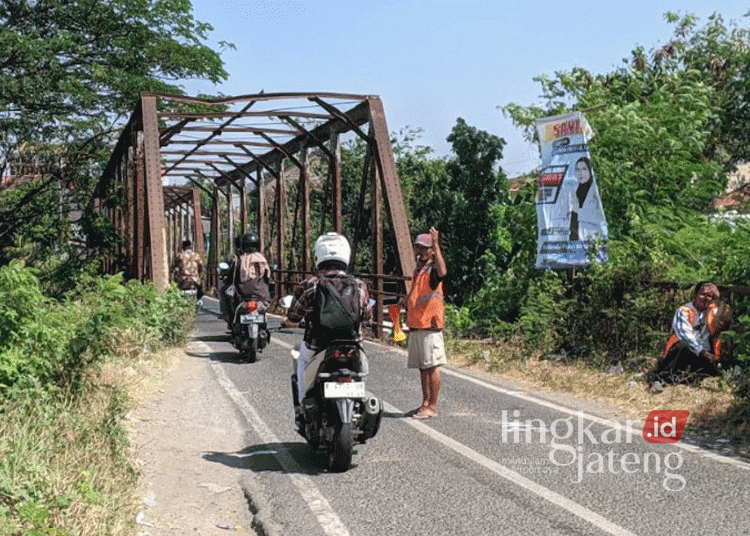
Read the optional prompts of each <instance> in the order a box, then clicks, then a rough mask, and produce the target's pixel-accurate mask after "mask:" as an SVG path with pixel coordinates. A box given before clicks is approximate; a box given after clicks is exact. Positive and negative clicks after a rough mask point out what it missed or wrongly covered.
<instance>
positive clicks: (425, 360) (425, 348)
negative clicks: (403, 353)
mask: <svg viewBox="0 0 750 536" xmlns="http://www.w3.org/2000/svg"><path fill="white" fill-rule="evenodd" d="M447 362H448V361H447V359H446V357H445V344H444V343H443V332H442V331H427V330H425V331H421V330H420V331H417V330H415V331H410V332H409V359H408V361H407V367H408V368H418V369H428V368H432V367H437V366H439V365H445V364H446V363H447Z"/></svg>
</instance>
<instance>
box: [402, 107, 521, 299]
mask: <svg viewBox="0 0 750 536" xmlns="http://www.w3.org/2000/svg"><path fill="white" fill-rule="evenodd" d="M447 140H448V141H449V142H450V143H451V145H452V155H451V156H450V157H449V158H448V159H447V160H445V161H444V162H443V161H440V163H434V162H433V163H430V164H427V163H423V164H422V165H421V167H420V173H416V174H415V175H414V178H413V184H412V185H411V195H410V202H409V205H410V209H411V216H412V218H413V219H414V220H415V221H416V222H419V223H420V224H421V225H422V229H417V230H419V231H420V232H426V230H427V228H428V227H429V226H433V225H434V226H435V227H436V228H437V229H438V230H440V231H441V236H442V237H443V239H442V242H443V244H442V245H443V252H444V254H445V257H446V262H447V263H448V269H449V271H450V272H451V275H450V281H451V283H450V285H449V289H450V290H449V291H448V292H449V294H450V295H451V296H452V298H453V299H454V301H456V302H457V303H462V302H463V300H464V299H466V298H467V297H469V296H471V295H472V294H473V293H475V292H476V291H477V290H479V289H480V288H481V286H482V281H483V266H482V262H481V259H482V257H483V256H484V254H485V253H486V252H487V251H489V250H490V249H491V248H493V247H495V244H496V241H493V238H495V239H496V238H497V235H496V230H497V226H496V216H495V210H496V208H495V207H496V206H497V205H498V204H501V203H507V202H508V191H507V184H506V177H505V174H504V173H503V172H502V170H500V169H499V162H500V159H501V158H502V151H503V147H504V146H505V140H503V139H502V138H499V137H497V136H494V135H492V134H489V133H487V132H484V131H481V130H479V129H477V128H475V127H472V126H470V125H468V124H466V121H464V120H463V119H461V118H459V119H457V120H456V125H455V126H454V127H453V129H452V130H451V133H450V135H449V136H448V138H447Z"/></svg>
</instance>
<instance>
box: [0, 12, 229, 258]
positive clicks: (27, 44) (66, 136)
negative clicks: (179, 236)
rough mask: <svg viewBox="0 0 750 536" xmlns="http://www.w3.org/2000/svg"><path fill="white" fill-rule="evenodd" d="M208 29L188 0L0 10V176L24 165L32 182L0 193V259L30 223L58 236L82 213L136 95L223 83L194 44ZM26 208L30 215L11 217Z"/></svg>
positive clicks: (213, 59) (217, 64) (217, 63)
mask: <svg viewBox="0 0 750 536" xmlns="http://www.w3.org/2000/svg"><path fill="white" fill-rule="evenodd" d="M211 30H212V28H211V26H209V25H208V24H204V23H201V22H198V21H196V20H194V18H193V16H192V6H191V4H190V2H189V0H107V1H104V0H76V1H73V0H6V1H4V2H2V3H0V109H2V110H3V111H2V116H1V117H2V119H0V171H2V172H3V173H2V174H3V175H5V174H6V173H7V172H8V171H12V172H14V173H15V172H16V170H15V169H9V165H10V164H16V163H19V162H24V163H27V164H35V165H36V167H35V168H33V171H34V173H35V174H39V175H41V177H37V178H36V179H35V180H34V181H33V184H31V185H28V186H27V187H26V188H25V189H24V192H23V193H22V194H21V195H12V196H8V195H6V194H4V193H2V192H0V258H3V257H6V256H7V253H5V249H6V248H7V247H8V245H10V244H11V243H12V242H13V240H14V238H16V237H18V236H30V235H33V234H34V229H33V226H34V225H35V222H37V221H38V216H39V215H40V214H44V215H45V217H48V218H51V220H52V221H51V222H50V224H49V225H48V227H49V228H55V229H61V228H64V227H67V224H68V222H69V219H70V218H69V216H70V210H69V209H68V207H75V206H85V205H86V202H87V200H88V196H89V195H90V193H91V191H92V188H93V184H92V183H93V180H94V179H96V178H98V177H99V174H100V169H101V168H100V166H101V164H102V162H104V161H106V158H107V156H108V154H109V152H110V150H111V146H112V142H113V139H114V136H115V135H116V133H117V130H118V128H119V127H120V126H121V125H122V124H123V122H124V120H125V119H126V118H127V117H128V115H129V113H130V111H132V109H133V108H134V106H135V104H136V103H137V99H138V96H139V94H140V92H142V91H163V92H170V93H182V89H181V87H180V86H179V85H177V83H176V82H177V80H180V79H186V78H204V79H208V80H210V81H212V82H219V81H221V80H223V79H226V78H227V73H226V72H225V71H224V68H223V64H222V61H221V59H220V57H219V55H218V53H216V52H214V51H213V50H211V49H210V48H209V47H207V46H206V45H205V44H204V41H205V40H206V38H207V35H208V33H209V32H210V31H211ZM228 46H231V45H228ZM50 191H52V192H53V193H52V194H51V195H50V194H46V193H47V192H50ZM28 203H31V204H35V205H37V206H36V207H34V208H25V212H23V213H21V212H19V209H20V208H21V207H26V206H27V204H28Z"/></svg>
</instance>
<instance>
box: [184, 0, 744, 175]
mask: <svg viewBox="0 0 750 536" xmlns="http://www.w3.org/2000/svg"><path fill="white" fill-rule="evenodd" d="M192 3H193V8H194V16H195V18H196V19H197V20H199V21H201V22H206V23H209V24H211V25H212V26H213V27H214V31H213V32H212V33H211V35H210V39H209V45H210V46H212V48H214V49H215V50H219V45H218V42H219V41H222V40H223V41H229V42H231V43H234V44H235V46H236V50H226V51H225V52H223V53H222V59H223V60H224V62H225V68H226V70H227V71H228V72H229V75H230V76H229V79H228V80H227V81H226V82H225V83H223V84H222V85H221V86H219V87H218V88H212V87H211V86H210V85H207V84H205V83H203V82H195V81H187V82H184V83H183V86H184V88H185V90H186V91H187V93H188V94H190V95H193V94H197V93H199V92H206V93H215V92H218V91H220V92H221V93H223V94H225V95H246V94H251V93H257V92H259V91H260V90H264V91H266V92H287V91H320V92H323V91H331V92H340V93H355V94H368V95H379V96H380V98H381V99H382V101H383V105H384V107H385V112H386V120H387V122H388V129H389V130H390V131H391V132H394V131H398V130H400V129H403V128H406V127H410V128H421V129H422V130H423V133H422V137H421V139H420V140H419V143H420V144H422V145H427V146H429V147H432V148H433V150H434V154H435V155H438V156H442V155H445V154H449V152H450V145H449V144H448V143H447V142H446V141H445V138H446V137H447V136H448V134H449V133H450V131H451V128H452V127H453V126H454V125H455V123H456V119H457V118H459V117H461V118H463V119H464V120H465V121H466V122H467V123H468V124H469V125H471V126H474V127H476V128H479V129H481V130H485V131H487V132H489V133H491V134H494V135H496V136H499V137H501V138H503V139H505V141H506V142H507V145H506V147H505V149H504V151H503V154H504V158H503V161H502V162H501V166H502V168H503V169H504V170H505V172H506V173H507V174H508V175H509V176H514V175H517V174H519V173H523V172H525V171H529V170H531V169H533V168H534V167H535V166H536V165H538V150H537V149H536V148H535V147H533V146H530V145H528V144H527V143H526V142H524V140H523V138H522V136H521V133H520V131H519V130H518V129H516V128H515V127H514V126H513V124H512V123H511V121H510V119H508V118H506V117H505V116H504V115H503V113H502V111H500V110H499V109H498V107H499V106H504V105H506V104H508V103H510V102H515V103H518V104H523V105H529V104H535V103H537V102H539V100H540V99H539V94H540V88H539V85H538V84H537V83H536V82H534V81H533V78H534V77H535V76H538V75H541V74H549V75H552V74H554V72H555V71H559V70H564V71H567V70H570V69H571V68H573V67H583V68H585V69H588V70H590V71H591V72H593V73H605V72H609V71H611V70H613V69H614V68H616V67H619V66H621V65H622V59H623V58H626V57H629V56H630V52H631V50H633V49H634V48H635V47H636V46H638V45H641V46H643V47H644V48H646V50H650V49H652V48H653V47H655V46H657V45H659V44H663V43H665V42H667V41H668V40H669V38H670V37H671V35H672V27H671V26H670V25H668V24H667V23H666V21H665V20H664V17H663V15H664V13H665V12H667V11H674V12H679V13H682V14H684V13H686V12H691V13H695V14H696V15H698V16H699V17H700V20H699V26H702V25H703V24H705V22H707V17H708V16H709V15H710V14H711V13H713V12H718V13H720V14H721V15H722V16H723V17H724V20H725V23H728V22H729V21H730V20H737V21H739V22H740V23H741V24H742V25H743V26H750V20H748V19H747V18H744V17H743V15H744V14H745V13H747V12H748V11H749V10H750V3H748V2H739V1H730V0H714V1H713V2H706V1H705V0H702V1H701V0H680V1H671V0H670V1H664V0H651V1H647V2H634V1H631V2H623V1H621V0H620V1H610V0H599V1H596V2H594V1H588V0H579V1H578V2H572V1H568V0H527V1H523V0H516V1H514V2H506V1H495V2H492V1H487V0H365V1H362V2H360V1H357V0H283V1H276V0H192Z"/></svg>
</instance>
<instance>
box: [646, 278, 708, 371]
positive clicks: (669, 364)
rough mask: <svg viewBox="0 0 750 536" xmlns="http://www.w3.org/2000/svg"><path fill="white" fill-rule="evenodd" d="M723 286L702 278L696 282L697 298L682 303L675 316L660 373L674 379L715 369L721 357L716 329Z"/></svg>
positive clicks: (659, 366) (659, 369)
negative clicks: (719, 286)
mask: <svg viewBox="0 0 750 536" xmlns="http://www.w3.org/2000/svg"><path fill="white" fill-rule="evenodd" d="M719 297H720V295H719V289H718V288H717V286H716V285H714V284H713V283H709V282H707V281H702V282H700V283H698V284H697V285H696V286H695V289H694V291H693V300H692V301H691V302H688V303H686V304H684V305H681V306H680V307H679V308H678V309H677V312H675V315H674V318H673V319H672V330H671V332H670V334H669V340H668V341H667V346H666V348H665V349H664V353H663V354H662V358H661V360H660V361H659V364H658V370H657V376H658V377H659V378H660V379H663V380H667V381H671V380H674V379H675V378H676V377H677V376H678V375H681V374H689V373H691V372H692V373H713V372H715V371H716V365H717V363H718V362H719V357H720V349H721V347H720V344H721V343H720V339H719V336H718V335H719V334H718V333H713V331H714V330H713V329H712V328H713V327H714V325H715V322H714V320H713V318H711V317H712V315H715V314H716V307H715V306H714V305H713V304H714V303H716V302H718V301H719Z"/></svg>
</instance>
